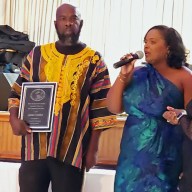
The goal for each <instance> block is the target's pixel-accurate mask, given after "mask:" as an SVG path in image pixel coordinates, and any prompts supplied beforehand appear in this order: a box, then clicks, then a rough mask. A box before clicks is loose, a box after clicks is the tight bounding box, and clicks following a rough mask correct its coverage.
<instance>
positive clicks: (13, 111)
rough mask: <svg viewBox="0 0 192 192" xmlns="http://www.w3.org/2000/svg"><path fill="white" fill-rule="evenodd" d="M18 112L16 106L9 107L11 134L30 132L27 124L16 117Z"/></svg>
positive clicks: (19, 134)
mask: <svg viewBox="0 0 192 192" xmlns="http://www.w3.org/2000/svg"><path fill="white" fill-rule="evenodd" d="M18 112H19V108H18V107H12V108H10V109H9V113H10V116H9V122H10V124H11V127H12V131H13V134H14V135H18V136H21V135H26V134H28V133H31V129H30V128H29V126H28V125H27V124H26V123H25V122H24V121H23V120H20V119H19V118H18Z"/></svg>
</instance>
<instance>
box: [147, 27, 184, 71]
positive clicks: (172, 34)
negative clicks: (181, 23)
mask: <svg viewBox="0 0 192 192" xmlns="http://www.w3.org/2000/svg"><path fill="white" fill-rule="evenodd" d="M152 29H156V30H158V31H159V32H160V33H161V34H162V36H163V38H164V40H165V42H166V44H167V46H168V48H169V52H168V55H167V63H168V65H169V66H170V67H173V68H176V69H179V68H181V66H184V65H185V63H186V58H187V54H188V53H186V49H185V46H184V44H183V40H182V38H181V35H180V34H179V33H178V32H177V31H176V30H175V29H174V28H172V27H167V26H165V25H156V26H153V27H152V28H150V29H149V30H148V32H149V31H151V30H152ZM148 32H147V33H146V35H147V34H148ZM146 35H145V37H146Z"/></svg>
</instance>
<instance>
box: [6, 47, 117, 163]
mask: <svg viewBox="0 0 192 192" xmlns="http://www.w3.org/2000/svg"><path fill="white" fill-rule="evenodd" d="M23 82H57V83H58V88H57V93H56V101H55V108H54V117H53V127H52V132H50V133H44V132H41V133H36V132H34V133H32V134H28V135H27V136H24V137H22V152H21V155H22V160H26V161H27V160H34V159H45V158H46V157H47V156H52V157H55V158H57V159H59V160H60V161H64V162H66V163H68V164H71V165H73V166H76V167H81V166H82V158H83V156H84V155H85V153H86V150H87V146H88V142H89V139H90V135H91V132H92V131H93V130H97V129H106V128H109V127H111V126H113V125H114V123H115V121H114V120H115V118H114V116H113V115H112V114H111V113H110V112H109V111H108V110H107V107H106V94H107V92H108V89H109V88H110V79H109V74H108V69H107V67H106V65H105V63H104V61H103V59H102V57H101V56H100V54H99V53H98V52H95V51H94V50H92V49H91V48H89V47H85V48H84V49H83V50H82V51H80V52H79V53H77V54H73V55H65V54H61V53H59V52H58V51H57V50H56V47H55V43H50V44H46V45H42V46H37V47H35V48H34V49H33V50H32V51H31V53H30V54H29V55H28V56H27V59H26V61H25V62H24V63H23V66H22V68H21V72H20V75H19V77H18V79H17V80H16V82H15V83H14V85H13V86H12V93H11V96H10V98H9V109H10V108H11V107H19V99H20V94H21V86H22V83H23Z"/></svg>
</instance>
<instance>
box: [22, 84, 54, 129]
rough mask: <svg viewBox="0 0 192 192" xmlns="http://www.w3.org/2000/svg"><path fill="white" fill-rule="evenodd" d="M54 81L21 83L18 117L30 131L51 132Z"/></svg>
mask: <svg viewBox="0 0 192 192" xmlns="http://www.w3.org/2000/svg"><path fill="white" fill-rule="evenodd" d="M56 90H57V83H56V82H25V83H23V84H22V89H21V99H20V107H19V118H20V119H22V120H24V121H25V122H26V123H27V124H29V127H30V128H31V130H32V132H51V131H52V126H53V115H54V105H55V98H56Z"/></svg>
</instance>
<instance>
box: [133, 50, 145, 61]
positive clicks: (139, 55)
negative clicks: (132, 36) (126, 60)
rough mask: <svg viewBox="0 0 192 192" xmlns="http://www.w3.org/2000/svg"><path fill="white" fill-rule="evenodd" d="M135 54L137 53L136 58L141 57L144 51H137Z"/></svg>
mask: <svg viewBox="0 0 192 192" xmlns="http://www.w3.org/2000/svg"><path fill="white" fill-rule="evenodd" d="M135 54H136V55H137V59H142V58H143V56H144V53H143V52H142V51H137V52H136V53H135Z"/></svg>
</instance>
